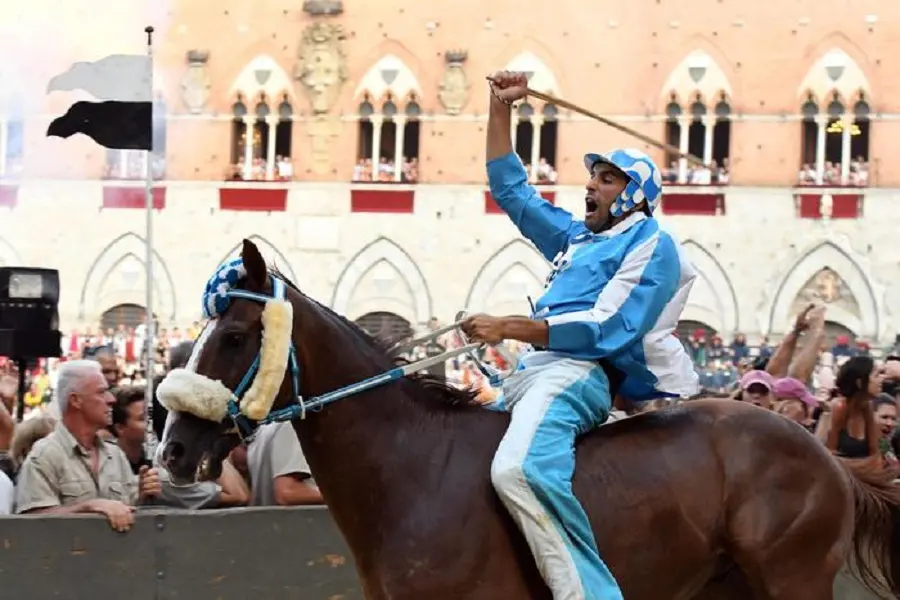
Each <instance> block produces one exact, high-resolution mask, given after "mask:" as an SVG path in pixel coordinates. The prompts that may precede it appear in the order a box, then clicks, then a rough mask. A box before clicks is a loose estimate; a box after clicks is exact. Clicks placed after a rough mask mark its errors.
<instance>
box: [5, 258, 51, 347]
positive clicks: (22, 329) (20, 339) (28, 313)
mask: <svg viewBox="0 0 900 600" xmlns="http://www.w3.org/2000/svg"><path fill="white" fill-rule="evenodd" d="M61 338H62V334H61V333H60V332H59V271H57V270H56V269H34V268H26V267H0V356H8V357H10V358H15V359H30V358H39V357H58V356H61V355H62V347H61V346H60V342H61Z"/></svg>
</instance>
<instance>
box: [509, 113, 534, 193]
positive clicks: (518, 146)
mask: <svg viewBox="0 0 900 600" xmlns="http://www.w3.org/2000/svg"><path fill="white" fill-rule="evenodd" d="M532 117H534V107H533V106H531V104H529V103H528V102H527V101H522V103H521V104H519V106H518V108H517V109H516V113H515V119H514V120H513V136H514V138H513V142H514V144H515V150H516V154H518V155H519V158H520V159H521V160H522V164H524V165H525V170H526V171H528V178H529V180H531V179H532V169H531V155H532V148H533V145H534V123H532V122H531V119H532Z"/></svg>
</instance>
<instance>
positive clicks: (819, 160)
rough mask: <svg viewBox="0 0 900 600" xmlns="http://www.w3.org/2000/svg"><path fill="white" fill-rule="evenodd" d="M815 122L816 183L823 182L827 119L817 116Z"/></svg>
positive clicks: (823, 116)
mask: <svg viewBox="0 0 900 600" xmlns="http://www.w3.org/2000/svg"><path fill="white" fill-rule="evenodd" d="M815 121H816V127H817V129H816V183H818V184H819V185H822V183H824V181H825V135H826V132H825V130H826V129H827V128H828V117H827V116H825V115H818V116H816V118H815Z"/></svg>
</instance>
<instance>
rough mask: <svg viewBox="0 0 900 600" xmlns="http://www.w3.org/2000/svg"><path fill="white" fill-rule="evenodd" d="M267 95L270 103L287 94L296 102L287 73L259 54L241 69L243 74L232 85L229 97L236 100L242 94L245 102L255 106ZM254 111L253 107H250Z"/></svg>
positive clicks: (270, 58)
mask: <svg viewBox="0 0 900 600" xmlns="http://www.w3.org/2000/svg"><path fill="white" fill-rule="evenodd" d="M261 93H262V94H265V95H266V98H268V99H269V101H270V102H271V101H273V100H276V99H280V98H281V97H282V96H283V95H284V94H287V95H288V97H289V98H291V99H292V100H296V96H295V95H294V86H293V85H292V83H291V78H290V76H289V75H288V74H287V72H286V71H285V70H284V69H283V68H282V67H281V65H280V64H278V61H276V60H275V59H274V58H272V57H271V56H269V55H268V54H259V55H257V56H256V57H255V58H254V59H252V60H251V61H250V62H248V63H247V65H246V66H245V67H244V68H243V69H241V72H240V73H239V74H238V76H237V77H236V78H235V80H234V83H232V84H231V89H230V90H229V91H228V97H229V98H234V97H236V96H237V95H238V94H242V95H243V96H244V98H245V100H246V101H247V102H249V103H251V104H255V102H256V98H257V97H258V96H259V94H261ZM248 108H249V109H250V111H251V112H252V111H253V106H252V105H251V106H248Z"/></svg>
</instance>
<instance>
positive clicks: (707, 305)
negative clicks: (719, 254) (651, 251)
mask: <svg viewBox="0 0 900 600" xmlns="http://www.w3.org/2000/svg"><path fill="white" fill-rule="evenodd" d="M682 246H683V247H684V250H685V252H687V255H688V257H689V258H690V259H691V263H692V264H693V265H694V268H695V269H696V271H697V280H695V281H694V285H693V287H692V288H691V293H690V295H689V296H688V301H687V306H686V307H685V310H684V312H683V313H682V316H681V319H682V320H686V321H699V322H701V323H706V324H707V325H709V326H710V327H712V328H713V329H715V330H716V331H718V332H720V333H721V334H723V335H732V334H734V333H737V332H739V331H740V329H741V322H740V311H739V310H738V300H737V294H736V293H735V291H734V286H733V285H732V283H731V279H730V278H729V277H728V274H727V273H726V271H725V269H724V268H722V264H721V263H720V262H719V261H718V259H717V258H716V257H715V256H714V255H713V254H712V253H711V252H710V251H709V250H707V249H706V248H705V247H704V246H703V245H702V244H700V243H699V242H697V241H695V240H686V241H685V242H684V243H683V244H682Z"/></svg>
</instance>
